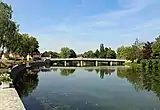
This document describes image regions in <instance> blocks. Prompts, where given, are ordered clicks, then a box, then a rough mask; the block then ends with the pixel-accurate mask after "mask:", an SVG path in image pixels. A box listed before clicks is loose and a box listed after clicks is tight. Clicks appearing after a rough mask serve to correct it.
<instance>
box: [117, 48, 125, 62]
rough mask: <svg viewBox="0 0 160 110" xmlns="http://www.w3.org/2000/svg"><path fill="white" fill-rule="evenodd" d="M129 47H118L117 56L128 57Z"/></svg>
mask: <svg viewBox="0 0 160 110" xmlns="http://www.w3.org/2000/svg"><path fill="white" fill-rule="evenodd" d="M126 51H127V47H124V46H121V47H119V48H118V49H117V58H120V59H126V57H127V55H126V53H127V52H126Z"/></svg>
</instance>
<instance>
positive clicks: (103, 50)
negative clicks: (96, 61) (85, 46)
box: [99, 44, 106, 58]
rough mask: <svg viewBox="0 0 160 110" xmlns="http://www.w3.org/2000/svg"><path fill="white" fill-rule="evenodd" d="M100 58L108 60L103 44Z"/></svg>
mask: <svg viewBox="0 0 160 110" xmlns="http://www.w3.org/2000/svg"><path fill="white" fill-rule="evenodd" d="M99 58H106V53H105V49H104V45H103V44H100V53H99Z"/></svg>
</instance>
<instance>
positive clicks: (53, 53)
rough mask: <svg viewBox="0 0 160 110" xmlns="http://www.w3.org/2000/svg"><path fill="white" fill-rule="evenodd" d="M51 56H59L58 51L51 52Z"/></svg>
mask: <svg viewBox="0 0 160 110" xmlns="http://www.w3.org/2000/svg"><path fill="white" fill-rule="evenodd" d="M51 57H52V58H59V53H57V52H52V54H51Z"/></svg>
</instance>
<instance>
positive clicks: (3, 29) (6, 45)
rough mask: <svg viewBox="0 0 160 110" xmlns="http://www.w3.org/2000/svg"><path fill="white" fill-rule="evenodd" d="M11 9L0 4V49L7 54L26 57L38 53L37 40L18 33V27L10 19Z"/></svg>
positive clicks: (2, 3)
mask: <svg viewBox="0 0 160 110" xmlns="http://www.w3.org/2000/svg"><path fill="white" fill-rule="evenodd" d="M12 13H13V10H12V7H11V6H9V5H8V4H6V3H4V2H0V48H1V50H2V52H1V55H2V54H3V53H4V51H7V53H10V52H11V53H15V54H18V55H20V56H23V57H26V56H27V54H28V53H30V54H32V53H33V52H34V51H38V48H39V43H38V41H37V39H36V38H35V37H33V36H30V35H28V34H21V33H20V32H19V25H18V24H17V23H16V22H15V21H14V20H13V19H12Z"/></svg>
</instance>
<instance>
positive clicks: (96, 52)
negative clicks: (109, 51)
mask: <svg viewBox="0 0 160 110" xmlns="http://www.w3.org/2000/svg"><path fill="white" fill-rule="evenodd" d="M99 54H100V52H99V50H98V49H97V50H96V51H95V57H96V58H99Z"/></svg>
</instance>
